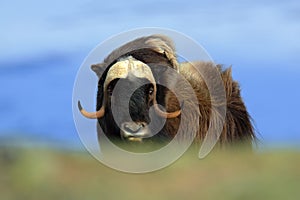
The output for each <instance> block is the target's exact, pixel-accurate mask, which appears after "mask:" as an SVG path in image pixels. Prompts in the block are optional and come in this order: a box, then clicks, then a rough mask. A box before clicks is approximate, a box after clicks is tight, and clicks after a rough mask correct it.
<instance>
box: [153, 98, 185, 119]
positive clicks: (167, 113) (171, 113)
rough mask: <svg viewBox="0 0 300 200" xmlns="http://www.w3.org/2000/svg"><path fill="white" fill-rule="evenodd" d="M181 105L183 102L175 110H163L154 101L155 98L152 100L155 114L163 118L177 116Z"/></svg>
mask: <svg viewBox="0 0 300 200" xmlns="http://www.w3.org/2000/svg"><path fill="white" fill-rule="evenodd" d="M182 107H183V103H182V104H181V109H179V110H176V111H174V112H165V111H162V110H161V109H160V108H159V106H158V104H157V103H156V100H155V101H154V109H155V112H156V114H158V115H159V116H161V117H164V118H175V117H178V116H179V115H180V114H181V110H182Z"/></svg>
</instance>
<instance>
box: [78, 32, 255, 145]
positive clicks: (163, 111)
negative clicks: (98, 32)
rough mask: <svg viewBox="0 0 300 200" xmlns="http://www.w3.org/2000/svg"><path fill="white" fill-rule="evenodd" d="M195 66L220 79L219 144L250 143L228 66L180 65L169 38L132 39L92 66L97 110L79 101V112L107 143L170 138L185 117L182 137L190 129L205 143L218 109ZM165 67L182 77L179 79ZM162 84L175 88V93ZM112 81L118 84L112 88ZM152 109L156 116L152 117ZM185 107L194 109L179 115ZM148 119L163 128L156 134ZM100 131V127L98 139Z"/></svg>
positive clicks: (251, 134)
mask: <svg viewBox="0 0 300 200" xmlns="http://www.w3.org/2000/svg"><path fill="white" fill-rule="evenodd" d="M196 67H197V68H200V69H202V70H203V71H204V72H205V73H206V74H208V76H210V74H211V77H208V78H209V79H210V80H214V79H215V77H214V76H215V75H213V74H214V73H213V71H214V72H217V74H218V75H219V77H221V79H220V80H221V81H222V84H223V86H222V87H223V88H224V91H225V92H224V94H225V100H226V101H225V104H224V105H225V107H226V110H225V119H224V123H223V124H222V129H221V134H220V137H219V144H232V143H236V142H238V143H240V142H241V143H246V144H251V142H252V141H253V140H254V139H255V134H254V130H253V126H252V124H251V118H250V116H249V114H248V112H247V110H246V107H245V105H244V102H243V100H242V98H241V95H240V88H239V84H238V83H237V82H236V81H234V80H233V79H232V75H231V68H228V69H225V70H224V69H223V68H222V66H221V65H215V64H214V63H212V62H201V61H195V62H181V63H179V61H178V58H177V56H176V53H175V48H174V44H173V42H172V41H171V40H170V39H169V38H168V37H166V36H163V35H151V36H147V37H141V38H138V39H136V40H133V41H131V42H129V43H127V44H125V45H123V46H121V47H119V48H118V49H116V50H114V51H113V52H112V53H111V54H109V55H108V57H107V58H105V59H104V61H103V63H100V64H94V65H92V66H91V68H92V70H93V71H94V72H95V73H96V74H97V75H98V77H99V81H98V93H97V106H96V112H87V111H86V110H85V109H83V108H82V106H81V104H80V102H78V107H79V110H80V112H81V113H82V115H84V116H85V117H87V118H93V119H97V120H98V123H99V125H100V127H101V130H102V131H103V132H104V134H105V135H106V136H107V137H108V138H109V139H110V140H111V141H126V142H128V143H139V144H140V143H146V141H152V142H153V141H155V142H157V141H158V142H168V141H170V140H172V138H174V136H175V135H176V133H177V130H178V129H179V124H180V123H181V122H182V120H183V119H185V123H184V124H183V126H184V127H183V130H185V132H186V133H185V134H184V135H183V136H181V137H183V139H184V138H185V137H187V138H188V137H190V133H191V132H194V133H196V134H195V135H194V136H193V137H195V139H194V140H195V141H196V142H200V141H203V139H204V138H205V136H206V135H207V134H214V132H211V133H209V132H208V129H209V127H210V126H215V125H214V124H213V123H214V119H213V118H211V116H212V113H213V112H215V113H217V114H216V115H215V116H218V110H213V109H212V104H214V102H218V101H216V100H215V99H212V98H211V95H210V91H209V89H208V87H207V84H206V82H205V81H204V79H203V77H202V76H201V74H199V73H198V72H197V71H196V70H195V68H196ZM168 69H172V71H175V72H176V73H178V75H180V76H181V77H183V79H184V80H183V79H178V77H177V76H174V74H172V73H170V72H169V70H168ZM184 81H187V82H188V83H189V85H190V87H192V89H193V91H194V92H195V96H196V100H197V103H196V104H195V102H191V99H192V97H191V94H190V90H188V89H187V88H186V87H187V84H184ZM162 83H164V84H162ZM166 84H167V85H171V86H172V87H173V88H175V89H176V90H177V91H179V92H178V93H177V94H175V93H174V92H173V91H171V90H170V89H169V88H168V87H166V86H165V85H166ZM116 85H119V86H121V87H117V88H116ZM124 99H128V101H124ZM114 107H115V108H116V109H115V111H113V109H112V108H114ZM217 107H218V106H217ZM150 108H151V110H152V112H153V113H154V115H155V116H156V117H151V116H150V114H149V113H150ZM185 108H188V109H189V110H191V111H195V112H185V113H183V112H182V111H183V109H185ZM195 113H196V114H195ZM116 116H117V118H118V120H116ZM117 121H118V122H117ZM152 121H156V122H155V123H154V122H153V124H159V123H160V122H163V125H158V126H161V128H159V130H157V131H156V133H152V132H153V126H152V128H149V126H148V125H149V124H150V123H151V122H152ZM195 124H196V125H195ZM154 127H155V125H154ZM100 132H101V131H100V128H98V139H99V140H101V136H100V135H101V134H100Z"/></svg>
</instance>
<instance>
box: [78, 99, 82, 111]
mask: <svg viewBox="0 0 300 200" xmlns="http://www.w3.org/2000/svg"><path fill="white" fill-rule="evenodd" d="M78 109H79V111H81V110H82V106H81V103H80V101H78Z"/></svg>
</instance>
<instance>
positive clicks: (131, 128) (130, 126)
mask: <svg viewBox="0 0 300 200" xmlns="http://www.w3.org/2000/svg"><path fill="white" fill-rule="evenodd" d="M143 127H144V125H143V124H141V123H139V124H137V123H134V122H125V123H124V124H123V128H124V131H128V132H130V133H132V134H135V133H137V132H139V131H140V130H141V129H142V128H143Z"/></svg>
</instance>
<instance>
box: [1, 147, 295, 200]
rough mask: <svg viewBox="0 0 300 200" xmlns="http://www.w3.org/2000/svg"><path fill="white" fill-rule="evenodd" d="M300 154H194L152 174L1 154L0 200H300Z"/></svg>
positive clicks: (67, 158) (77, 156)
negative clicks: (200, 156) (131, 172)
mask: <svg viewBox="0 0 300 200" xmlns="http://www.w3.org/2000/svg"><path fill="white" fill-rule="evenodd" d="M299 188H300V152H299V151H293V150H290V151H288V150H286V151H284V150H280V151H275V150H274V151H268V152H264V153H251V152H248V151H243V150H239V149H233V150H228V151H223V152H213V153H211V154H210V155H209V156H208V157H206V158H205V159H203V160H199V159H198V158H197V154H196V152H194V151H190V152H188V153H186V154H185V155H184V156H183V157H182V158H180V159H179V160H178V161H176V162H175V163H174V164H173V165H171V166H169V167H167V168H165V169H162V170H159V171H156V172H152V173H147V174H126V173H122V172H118V171H115V170H112V169H110V168H108V167H106V166H104V165H102V164H101V163H100V162H98V161H97V160H95V159H94V158H93V157H91V156H90V155H89V154H88V153H83V152H69V151H58V150H49V149H48V150H47V149H30V148H25V149H24V148H13V149H7V148H6V149H4V148H2V149H0V199H1V200H2V199H3V200H11V199H30V200H31V199H39V200H44V199H45V200H47V199H49V200H50V199H51V200H59V199H75V200H76V199H122V200H124V199H143V200H148V199H149V200H150V199H151V200H153V199H158V200H160V199H164V200H165V199H172V200H173V199H186V200H187V199H225V200H226V199H230V200H231V199H243V200H247V199H251V200H252V199H264V200H265V199H272V200H275V199H295V200H296V199H297V200H298V199H300V189H299Z"/></svg>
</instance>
